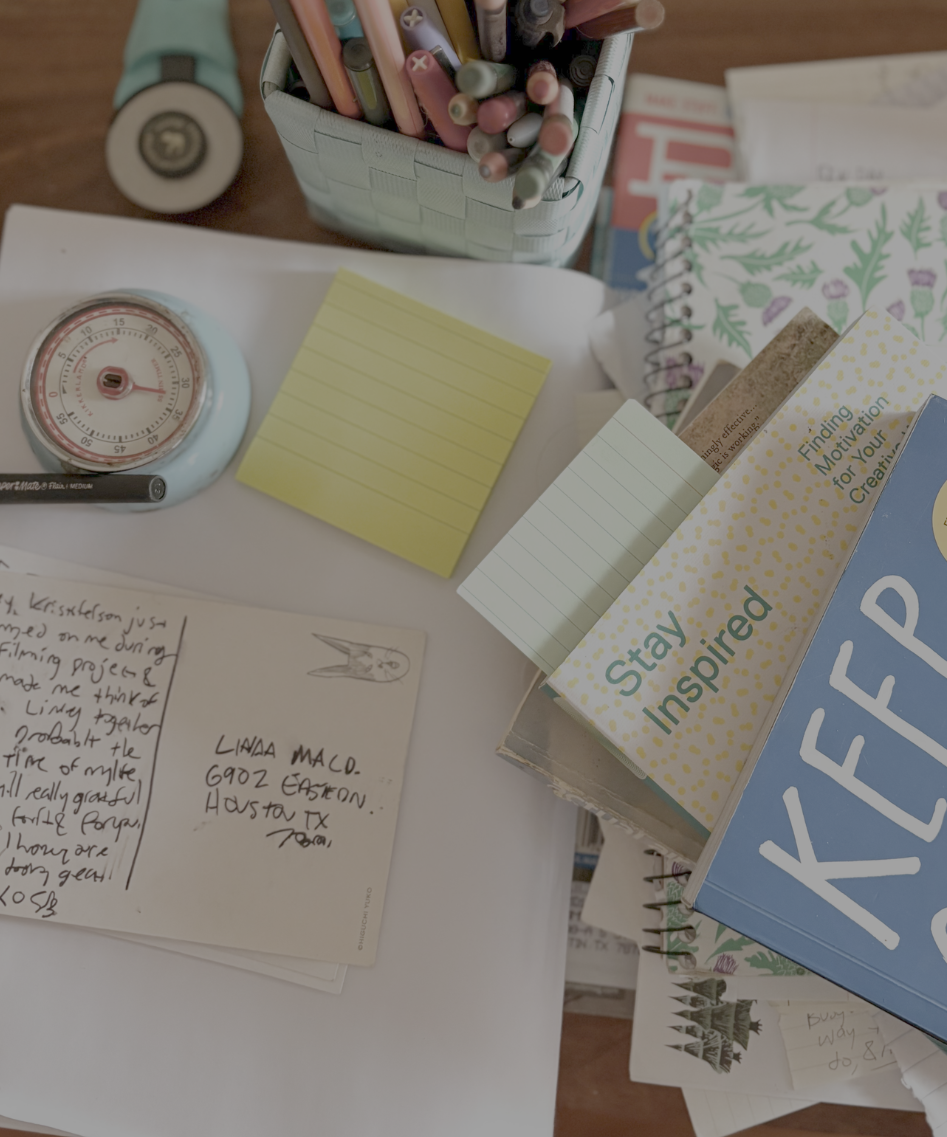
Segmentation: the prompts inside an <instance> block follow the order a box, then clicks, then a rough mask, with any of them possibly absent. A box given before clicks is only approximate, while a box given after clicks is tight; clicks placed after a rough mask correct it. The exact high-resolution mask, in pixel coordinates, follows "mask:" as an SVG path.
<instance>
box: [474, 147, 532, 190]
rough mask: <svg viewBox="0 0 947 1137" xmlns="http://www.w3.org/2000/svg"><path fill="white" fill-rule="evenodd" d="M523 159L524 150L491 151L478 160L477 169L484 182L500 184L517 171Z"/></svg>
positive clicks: (524, 155)
mask: <svg viewBox="0 0 947 1137" xmlns="http://www.w3.org/2000/svg"><path fill="white" fill-rule="evenodd" d="M525 157H526V151H525V150H517V149H515V148H511V149H509V150H491V151H490V153H489V154H484V156H483V157H482V158H481V159H480V165H479V166H478V167H477V168H478V170H479V172H480V176H481V178H483V180H484V181H485V182H502V181H503V179H504V178H508V177H510V175H511V174H512V173H514V172H515V171H516V170H517V169H519V167H520V166H521V165H522V164H523V160H524V158H525Z"/></svg>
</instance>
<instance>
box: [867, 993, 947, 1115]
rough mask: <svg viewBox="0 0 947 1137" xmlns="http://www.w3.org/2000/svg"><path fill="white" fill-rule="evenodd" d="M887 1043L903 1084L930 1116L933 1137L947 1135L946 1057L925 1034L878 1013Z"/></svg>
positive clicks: (876, 1020) (879, 1024)
mask: <svg viewBox="0 0 947 1137" xmlns="http://www.w3.org/2000/svg"><path fill="white" fill-rule="evenodd" d="M875 1022H876V1023H877V1024H878V1026H879V1027H880V1028H881V1033H882V1035H883V1037H884V1040H885V1042H886V1043H887V1044H888V1046H890V1047H891V1049H892V1050H893V1051H894V1056H895V1058H897V1060H898V1066H899V1068H900V1070H901V1077H902V1078H903V1080H904V1084H905V1085H906V1086H907V1087H908V1088H909V1089H910V1090H911V1091H912V1092H913V1093H914V1095H915V1096H916V1097H917V1099H918V1101H919V1102H920V1104H921V1106H922V1108H923V1109H924V1112H925V1113H926V1114H927V1123H928V1125H930V1127H931V1130H932V1132H933V1134H934V1137H944V1134H947V1054H945V1053H944V1051H943V1050H942V1049H941V1048H940V1047H939V1046H938V1045H937V1044H936V1043H935V1042H933V1041H932V1040H931V1039H930V1038H928V1037H927V1035H926V1034H924V1033H923V1032H922V1031H919V1030H916V1029H915V1028H914V1027H913V1026H908V1024H907V1023H904V1022H901V1020H900V1019H896V1018H894V1016H893V1015H889V1014H886V1013H885V1012H884V1011H876V1012H875Z"/></svg>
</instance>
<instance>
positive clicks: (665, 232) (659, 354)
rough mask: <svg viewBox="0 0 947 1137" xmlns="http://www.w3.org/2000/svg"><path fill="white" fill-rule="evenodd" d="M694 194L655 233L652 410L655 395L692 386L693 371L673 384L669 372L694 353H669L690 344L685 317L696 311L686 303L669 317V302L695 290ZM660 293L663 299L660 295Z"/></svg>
mask: <svg viewBox="0 0 947 1137" xmlns="http://www.w3.org/2000/svg"><path fill="white" fill-rule="evenodd" d="M692 198H693V193H692V191H690V190H688V191H687V196H686V197H685V198H684V200H683V201H682V202H680V204H678V205H677V206H675V208H674V211H673V212H672V213H671V214H670V216H669V217H668V219H667V221H666V222H665V223H664V225H662V226H661V227H660V228H659V229H657V230H656V233H655V240H654V245H655V250H656V258H655V262H654V265H653V266H652V268H651V281H652V283H651V286H650V287H649V288H648V290H647V296H648V302H649V304H650V305H651V306H650V307H649V308H648V309H647V311H646V312H645V320H646V321H647V323H648V330H647V331H646V332H645V336H644V338H645V342H646V343H649V344H652V345H654V346H653V347H651V349H650V350H649V351H647V352H645V356H644V362H645V367H646V371H645V374H644V384H645V387H647V388H649V391H648V394H647V395H645V397H644V399H643V402H644V404H645V406H646V407H647V408H648V410H649V411H650V410H651V404H652V402H653V401H654V400H655V399H658V398H663V397H665V396H666V395H668V394H670V393H671V392H676V393H679V392H681V391H684V390H687V389H688V388H690V387H691V386H692V380H691V377H690V376H689V375H687V376H684V377H683V382H676V383H675V384H673V385H672V384H670V383H669V382H668V381H667V380H668V375H667V373H668V372H670V371H672V370H674V369H676V368H681V367H686V366H687V365H688V364H689V363H693V361H694V357H693V356H692V355H691V353H690V352H689V351H683V352H681V353H680V354H679V355H677V356H675V355H670V354H668V353H670V352H674V351H675V350H676V349H677V348H681V347H684V346H686V345H687V344H688V343H689V342H690V341H691V339H692V338H693V333H692V332H691V330H690V329H689V328H687V327H685V326H684V321H685V320H688V319H689V318H690V316H691V315H692V311H691V309H690V307H688V306H687V305H686V304H685V305H683V307H681V309H680V314H679V315H678V316H674V317H670V318H668V306H669V305H671V304H677V303H680V302H681V301H682V300H684V299H685V298H686V297H687V296H689V295H690V293H691V285H690V283H689V282H688V281H687V280H685V279H684V278H685V277H687V276H688V275H689V274H690V273H691V271H692V269H693V264H692V262H691V261H690V260H688V259H687V255H686V254H687V250H688V249H689V248H690V247H691V239H690V237H689V236H687V229H688V227H689V225H690V223H691V222H692V221H693V215H692V214H691V212H690V204H691V200H692ZM681 234H683V236H682V237H681V240H680V243H679V245H676V246H675V245H672V242H674V241H675V240H676V238H677V237H679V236H681ZM672 249H673V251H672ZM669 269H673V271H671V272H670V274H669V273H668V270H669ZM675 281H680V282H681V284H680V287H679V289H678V290H677V294H676V295H670V294H669V292H668V287H669V286H670V285H673V284H674V282H675ZM659 295H660V297H661V298H660V300H658V299H657V297H658V296H659ZM659 321H660V322H659ZM671 329H677V330H678V332H679V335H678V336H677V338H676V339H672V340H668V339H667V335H666V333H667V332H669V331H670V330H671ZM662 380H663V381H664V385H663V386H658V387H655V386H654V384H655V383H659V382H661V381H662ZM679 411H680V408H679V407H674V409H672V410H663V411H657V412H652V413H653V414H655V417H656V418H660V419H667V418H669V417H670V416H671V415H676V414H678V413H679Z"/></svg>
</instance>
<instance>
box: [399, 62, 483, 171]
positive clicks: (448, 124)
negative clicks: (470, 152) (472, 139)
mask: <svg viewBox="0 0 947 1137" xmlns="http://www.w3.org/2000/svg"><path fill="white" fill-rule="evenodd" d="M404 66H405V71H406V73H407V75H408V78H409V79H410V80H411V85H412V86H413V87H414V91H415V94H416V95H417V97H418V102H419V103H420V104H421V106H422V107H423V108H424V109H425V111H427V116H428V118H429V119H430V120H431V125H432V126H433V127H434V129H435V130H436V131H437V133H438V136H439V138H440V139H441V141H442V142H443V143H444V145H445V146H447V147H448V148H449V149H451V150H466V148H467V138H468V136H469V134H470V131H471V128H470V127H469V126H460V125H459V124H458V123H456V122H454V120H453V119H452V118H451V116H450V111H449V110H448V106H449V104H450V101H451V99H452V98H453V96H454V95H456V94H457V90H456V88H455V87H454V84H453V83H452V82H451V81H450V79H448V77H447V75H446V74H445V72H444V68H443V67H441V65H440V63H438V61H437V60H436V59H435V58H434V55H433V54H432V53H431V52H430V51H412V52H411V54H410V55H409V56H408V58H407V59H406V60H405V65H404Z"/></svg>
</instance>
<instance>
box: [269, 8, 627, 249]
mask: <svg viewBox="0 0 947 1137" xmlns="http://www.w3.org/2000/svg"><path fill="white" fill-rule="evenodd" d="M632 38H633V37H632V36H631V34H630V33H627V32H626V33H625V34H623V35H618V36H610V37H609V38H608V39H606V40H605V41H604V43H603V44H602V51H601V55H600V56H599V61H598V67H597V69H596V72H595V78H594V79H593V80H592V86H591V87H590V88H589V94H588V99H587V101H586V105H585V112H584V113H583V115H582V124H581V127H580V129H579V137H578V138H577V139H576V144H575V148H574V149H573V151H572V155H571V157H570V160H569V165H568V168H567V169H566V172H565V174H564V175H563V176H562V177H559V178H556V179H555V181H553V182H552V184H551V185H550V186H549V189H548V190H547V191H546V194H545V196H544V197H543V200H542V201H541V202H540V203H539V204H538V205H536V206H535V207H534V208H532V209H523V210H514V209H513V206H512V191H511V186H512V179H509V178H508V179H507V180H506V181H502V182H485V181H484V180H483V178H481V177H480V174H479V173H478V171H477V164H476V162H474V160H473V159H472V158H469V157H468V156H467V155H466V154H459V153H457V152H456V151H454V150H447V149H445V148H444V147H443V146H435V145H433V144H432V143H430V142H419V141H418V140H417V139H415V138H408V137H406V136H405V135H403V134H397V133H396V132H395V131H392V130H382V129H381V128H380V127H377V126H371V125H369V124H368V123H366V122H360V121H358V120H356V119H350V118H346V117H345V116H344V115H340V114H335V113H333V112H332V111H325V110H322V108H321V107H316V106H313V105H311V104H310V103H304V102H301V101H300V100H299V99H296V98H293V97H292V96H291V95H287V94H286V90H285V88H286V85H287V77H288V74H289V65H290V54H289V48H288V47H287V46H286V41H285V39H284V38H283V34H282V32H280V30H279V29H278V28H277V30H276V32H275V33H274V35H273V39H272V41H271V42H270V46H269V50H268V51H267V54H266V59H265V60H264V62H263V71H262V74H261V76H260V93H261V95H262V96H263V105H264V106H265V107H266V111H267V114H268V115H269V116H270V118H271V119H272V122H273V125H274V126H275V127H276V130H277V133H278V134H279V136H280V140H281V141H282V143H283V149H284V150H285V151H286V154H287V156H288V158H289V160H290V163H291V164H292V167H293V172H294V173H295V175H296V179H297V181H298V182H299V186H300V188H301V189H302V191H303V194H304V196H305V198H306V205H307V207H308V210H309V213H310V216H311V217H312V218H313V220H314V221H316V222H318V223H319V224H320V225H322V226H323V227H324V228H326V229H333V230H335V231H336V232H339V233H346V234H348V235H349V236H351V237H357V238H358V239H359V240H361V241H366V242H368V243H369V244H372V245H379V246H381V247H382V248H386V249H392V250H394V251H395V252H400V253H434V254H437V255H440V256H450V257H474V258H476V259H478V260H489V261H518V262H523V263H528V264H548V265H566V264H568V263H569V262H570V261H571V260H572V259H573V258H574V257H575V255H576V253H577V252H578V251H579V246H580V245H581V244H582V238H583V236H584V235H585V231H586V229H587V228H588V227H589V225H590V224H591V222H592V218H593V215H594V213H595V204H596V201H597V199H598V193H599V190H600V189H601V186H602V178H603V176H604V174H605V167H606V165H607V163H608V153H609V149H610V148H611V143H612V139H613V138H614V135H615V127H616V124H617V122H618V116H619V114H620V112H621V100H622V90H623V87H624V83H625V71H626V70H627V67H628V56H629V53H630V51H631V40H632Z"/></svg>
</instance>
